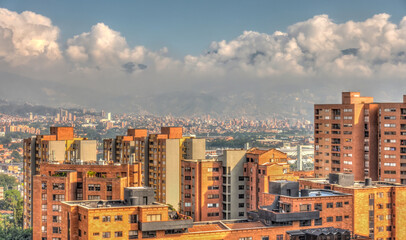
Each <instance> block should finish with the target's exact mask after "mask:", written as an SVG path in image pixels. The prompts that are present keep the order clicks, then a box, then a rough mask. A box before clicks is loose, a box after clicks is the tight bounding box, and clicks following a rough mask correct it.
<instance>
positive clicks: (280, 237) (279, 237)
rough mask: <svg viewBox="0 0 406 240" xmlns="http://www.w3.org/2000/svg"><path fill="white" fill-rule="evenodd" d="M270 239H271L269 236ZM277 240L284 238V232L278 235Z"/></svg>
mask: <svg viewBox="0 0 406 240" xmlns="http://www.w3.org/2000/svg"><path fill="white" fill-rule="evenodd" d="M268 240H269V237H268ZM276 240H283V235H282V234H279V235H276Z"/></svg>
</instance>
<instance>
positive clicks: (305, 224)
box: [299, 220, 312, 227]
mask: <svg viewBox="0 0 406 240" xmlns="http://www.w3.org/2000/svg"><path fill="white" fill-rule="evenodd" d="M311 225H312V220H301V221H300V222H299V226H301V227H306V226H311Z"/></svg>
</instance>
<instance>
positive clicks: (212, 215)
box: [207, 212, 220, 217]
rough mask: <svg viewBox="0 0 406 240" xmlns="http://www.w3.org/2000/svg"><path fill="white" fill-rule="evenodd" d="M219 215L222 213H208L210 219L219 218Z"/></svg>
mask: <svg viewBox="0 0 406 240" xmlns="http://www.w3.org/2000/svg"><path fill="white" fill-rule="evenodd" d="M219 215H220V213H218V212H211V213H207V216H208V217H218V216H219Z"/></svg>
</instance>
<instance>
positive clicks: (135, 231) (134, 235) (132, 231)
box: [128, 230, 138, 239]
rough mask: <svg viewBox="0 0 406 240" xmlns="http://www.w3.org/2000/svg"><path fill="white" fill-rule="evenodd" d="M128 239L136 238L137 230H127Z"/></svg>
mask: <svg viewBox="0 0 406 240" xmlns="http://www.w3.org/2000/svg"><path fill="white" fill-rule="evenodd" d="M128 239H138V231H137V230H131V231H129V232H128Z"/></svg>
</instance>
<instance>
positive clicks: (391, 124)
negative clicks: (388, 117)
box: [383, 123, 396, 128]
mask: <svg viewBox="0 0 406 240" xmlns="http://www.w3.org/2000/svg"><path fill="white" fill-rule="evenodd" d="M383 126H384V127H388V128H389V127H391V128H394V127H396V124H394V123H385V124H384V125H383Z"/></svg>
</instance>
